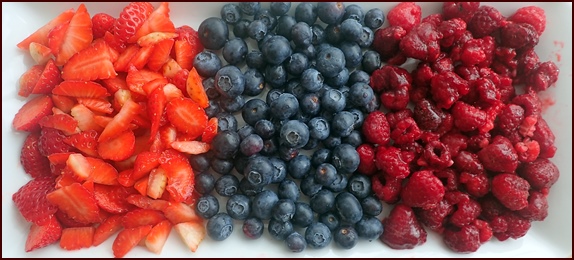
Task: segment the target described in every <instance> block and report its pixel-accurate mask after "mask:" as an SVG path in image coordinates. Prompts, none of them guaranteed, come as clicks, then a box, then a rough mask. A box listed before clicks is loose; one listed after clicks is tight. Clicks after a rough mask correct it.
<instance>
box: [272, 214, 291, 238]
mask: <svg viewBox="0 0 574 260" xmlns="http://www.w3.org/2000/svg"><path fill="white" fill-rule="evenodd" d="M267 230H269V234H270V235H271V237H273V238H275V239H276V240H279V241H283V240H285V238H287V236H288V235H290V234H291V233H293V224H292V223H291V222H290V221H285V222H282V221H279V220H276V219H274V218H272V219H271V220H269V223H268V224H267Z"/></svg>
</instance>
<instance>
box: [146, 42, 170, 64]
mask: <svg viewBox="0 0 574 260" xmlns="http://www.w3.org/2000/svg"><path fill="white" fill-rule="evenodd" d="M174 42H175V40H174V39H167V40H163V41H161V42H158V43H157V44H156V45H155V48H154V49H153V52H152V54H151V56H150V57H149V59H148V61H147V67H148V68H149V69H150V70H152V71H158V70H160V69H161V68H162V66H163V65H164V64H165V63H166V62H167V61H168V60H169V59H170V53H171V49H172V47H173V43H174Z"/></svg>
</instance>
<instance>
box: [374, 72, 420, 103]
mask: <svg viewBox="0 0 574 260" xmlns="http://www.w3.org/2000/svg"><path fill="white" fill-rule="evenodd" d="M370 82H371V87H372V88H373V90H374V91H375V92H376V93H381V104H382V105H383V106H385V107H386V108H388V109H391V110H403V109H405V108H406V107H407V105H408V103H409V91H410V89H411V83H412V78H411V75H410V73H409V72H408V71H407V70H405V69H403V68H400V67H397V66H392V65H385V66H383V67H382V68H380V69H378V70H375V71H374V72H373V74H372V75H371V80H370Z"/></svg>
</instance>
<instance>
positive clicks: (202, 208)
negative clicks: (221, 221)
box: [195, 194, 219, 219]
mask: <svg viewBox="0 0 574 260" xmlns="http://www.w3.org/2000/svg"><path fill="white" fill-rule="evenodd" d="M195 211H196V212H197V214H198V215H199V216H201V217H202V218H204V219H209V218H211V217H213V216H215V214H217V212H219V201H218V200H217V198H216V197H214V196H213V195H209V194H206V195H203V196H201V197H199V199H197V202H196V203H195Z"/></svg>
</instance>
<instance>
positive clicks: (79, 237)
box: [60, 227, 96, 250]
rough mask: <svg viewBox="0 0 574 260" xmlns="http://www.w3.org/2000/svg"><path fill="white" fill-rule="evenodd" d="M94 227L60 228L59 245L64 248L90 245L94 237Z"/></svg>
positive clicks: (72, 248)
mask: <svg viewBox="0 0 574 260" xmlns="http://www.w3.org/2000/svg"><path fill="white" fill-rule="evenodd" d="M95 230H96V228H94V227H70V228H64V229H62V236H61V237H60V247H61V248H62V249H65V250H78V249H82V248H88V247H91V246H92V244H93V239H94V232H95Z"/></svg>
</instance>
